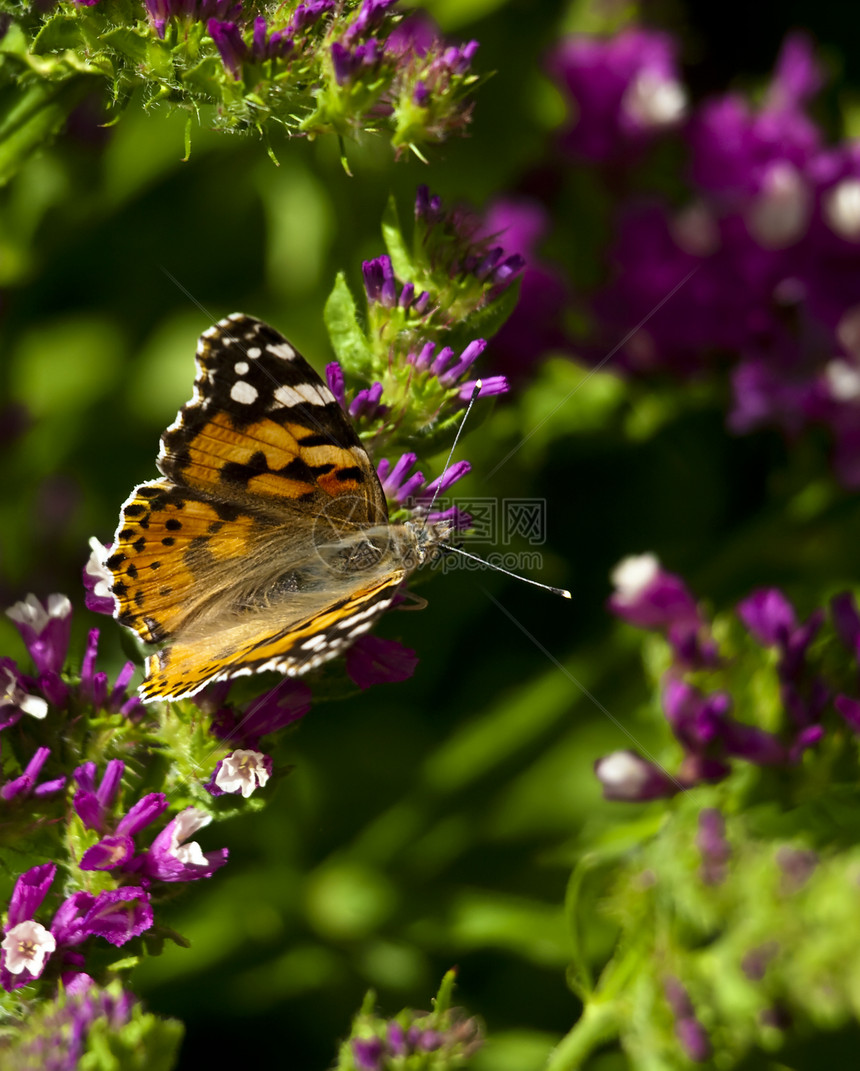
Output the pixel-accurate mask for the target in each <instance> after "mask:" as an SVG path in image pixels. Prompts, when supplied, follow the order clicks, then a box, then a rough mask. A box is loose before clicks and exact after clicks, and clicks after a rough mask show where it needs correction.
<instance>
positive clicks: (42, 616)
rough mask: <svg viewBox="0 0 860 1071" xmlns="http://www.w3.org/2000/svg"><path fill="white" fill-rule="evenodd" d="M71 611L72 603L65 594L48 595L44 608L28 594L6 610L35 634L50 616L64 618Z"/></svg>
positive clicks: (40, 631)
mask: <svg viewBox="0 0 860 1071" xmlns="http://www.w3.org/2000/svg"><path fill="white" fill-rule="evenodd" d="M71 612H72V604H71V602H70V601H69V599H68V598H67V596H65V595H49V596H48V605H47V608H45V607H44V606H43V605H42V604H41V602H39V600H38V599H37V598H36V596H35V595H28V596H27V598H26V599H23V600H22V601H21V602H16V603H15V605H14V606H10V607H9V609H8V610H7V611H6V616H7V617H11V618H12V620H13V621H14V622H15V623H16V624H18V625H28V626H29V627H30V628H31V629H32V630H33V631H34V632H35V633H36V634H37V635H39V634H41V633H42V632H44V630H45V628H46V626H47V624H48V622H49V621H50V620H51V618H52V617H59V618H66V617H68V616H69V614H70V613H71Z"/></svg>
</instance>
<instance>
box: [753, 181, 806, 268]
mask: <svg viewBox="0 0 860 1071" xmlns="http://www.w3.org/2000/svg"><path fill="white" fill-rule="evenodd" d="M811 212H812V194H811V192H810V189H809V185H808V183H807V182H806V180H805V179H804V177H803V175H801V173H800V172H799V171H798V170H797V168H796V167H795V166H794V165H793V164H789V163H786V162H781V163H778V164H775V165H774V166H773V167H771V169H770V170H769V171H768V173H767V175H766V176H765V180H764V183H763V186H762V190H761V192H760V193H759V195H758V196H757V197H756V199H755V201H753V203H752V205H751V206H750V210H749V213H748V215H747V226H748V227H749V229H750V233H751V234H752V236H753V237H754V238H755V239H756V240H757V241H758V242H760V243H761V244H762V245H763V246H764V247H765V249H784V248H785V247H786V246H789V245H792V244H793V243H794V242H796V241H797V240H798V239H799V238H801V237H802V236H803V234H804V232H805V231H806V227H807V224H808V223H809V217H810V214H811Z"/></svg>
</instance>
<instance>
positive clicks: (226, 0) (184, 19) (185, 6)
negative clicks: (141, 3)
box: [146, 0, 242, 37]
mask: <svg viewBox="0 0 860 1071" xmlns="http://www.w3.org/2000/svg"><path fill="white" fill-rule="evenodd" d="M146 13H147V15H148V16H149V21H150V22H151V23H152V27H153V29H154V30H155V32H156V33H157V34H158V36H159V37H164V32H165V29H166V27H167V24H168V22H169V21H170V20H175V21H176V22H177V23H179V24H180V25H182V26H184V27H185V28H186V29H187V27H188V26H189V25H190V24H191V23H192V22H206V21H208V20H209V19H237V18H238V17H239V16H240V15H241V13H242V5H241V3H239V2H238V0H146Z"/></svg>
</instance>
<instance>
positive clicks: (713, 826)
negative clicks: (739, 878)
mask: <svg viewBox="0 0 860 1071" xmlns="http://www.w3.org/2000/svg"><path fill="white" fill-rule="evenodd" d="M696 847H697V848H698V849H699V851H700V852H701V853H702V869H701V874H702V881H703V882H704V883H705V884H706V885H720V884H722V882H723V881H724V880H725V877H726V864H727V863H728V861H729V859H731V857H732V849H731V846H730V844H729V842H728V841H727V840H726V822H725V819H724V818H723V816H722V814H721V813H720V812H719V811H718V810H717V809H716V808H714V807H703V808H702V810H701V811H700V812H699V833H698V836H697V837H696Z"/></svg>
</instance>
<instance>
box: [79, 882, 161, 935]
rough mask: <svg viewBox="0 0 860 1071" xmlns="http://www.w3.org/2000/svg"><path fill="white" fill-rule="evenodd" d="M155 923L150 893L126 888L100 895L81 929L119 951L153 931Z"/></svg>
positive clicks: (136, 888)
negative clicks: (150, 930) (141, 935)
mask: <svg viewBox="0 0 860 1071" xmlns="http://www.w3.org/2000/svg"><path fill="white" fill-rule="evenodd" d="M153 922H154V918H153V914H152V905H151V904H150V902H149V894H148V893H147V891H146V890H145V889H142V888H138V887H136V886H133V885H123V886H122V887H121V888H119V889H108V890H106V891H105V892H100V893H99V894H98V896H97V897H96V898H95V901H94V902H93V904H92V907H90V909H89V910H88V911H87V913H86V914H85V915H84V917H83V920H82V922H81V929H82V931H83V932H84V933H86V934H92V935H94V936H96V937H103V938H104V939H105V940H106V941H109V942H110V943H111V944H112V945H116V946H117V947H118V948H119V947H120V946H121V945H124V944H125V943H126V942H127V941H130V940H131V939H132V937H138V936H139V935H140V934H142V933H144V932H145V931H146V930H148V929H150V927H151V926H152V924H153Z"/></svg>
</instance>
